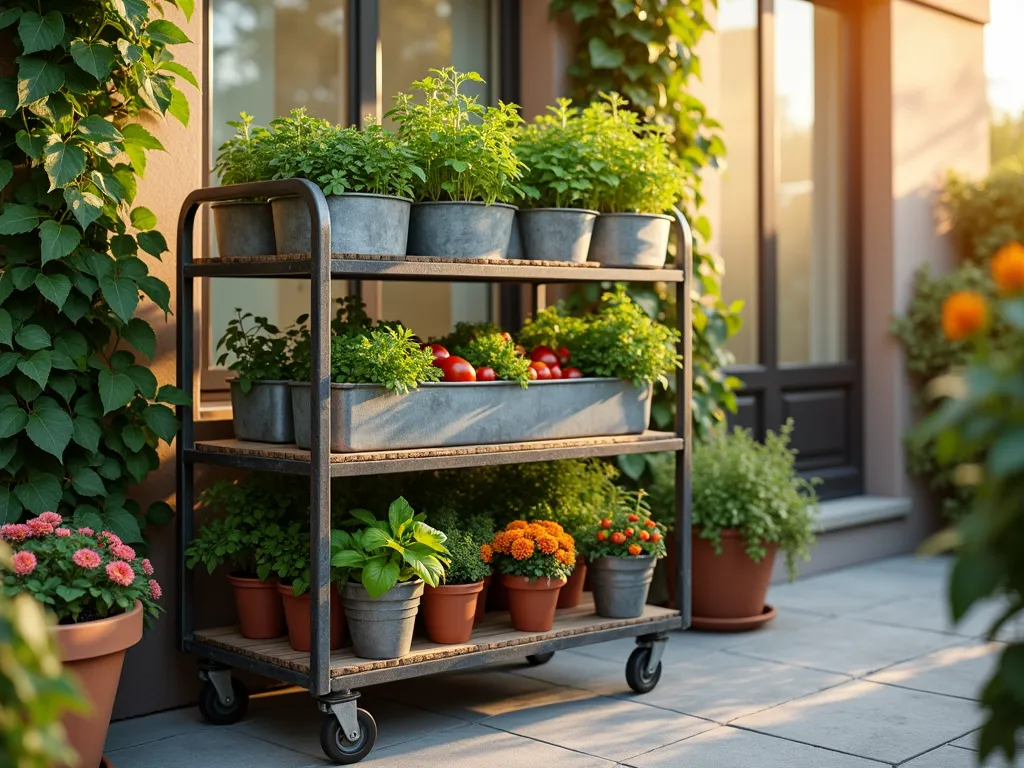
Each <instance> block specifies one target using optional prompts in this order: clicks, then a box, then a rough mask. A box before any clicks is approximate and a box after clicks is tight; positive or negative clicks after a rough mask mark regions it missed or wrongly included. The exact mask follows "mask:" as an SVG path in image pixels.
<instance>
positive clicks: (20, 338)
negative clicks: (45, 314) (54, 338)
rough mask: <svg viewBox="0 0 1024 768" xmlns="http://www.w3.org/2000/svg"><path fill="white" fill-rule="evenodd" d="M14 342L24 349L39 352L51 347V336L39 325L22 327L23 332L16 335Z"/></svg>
mask: <svg viewBox="0 0 1024 768" xmlns="http://www.w3.org/2000/svg"><path fill="white" fill-rule="evenodd" d="M14 340H15V341H16V342H17V343H18V346H19V347H21V348H22V349H29V350H37V349H45V348H47V347H49V346H50V334H48V333H47V332H46V330H45V329H44V328H42V326H38V325H25V326H22V328H21V330H19V331H18V332H17V333H16V334H15V336H14Z"/></svg>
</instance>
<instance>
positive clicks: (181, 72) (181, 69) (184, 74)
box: [156, 61, 199, 88]
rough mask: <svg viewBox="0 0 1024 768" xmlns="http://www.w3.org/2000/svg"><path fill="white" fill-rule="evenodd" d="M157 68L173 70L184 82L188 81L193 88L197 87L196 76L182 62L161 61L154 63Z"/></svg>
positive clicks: (166, 70)
mask: <svg viewBox="0 0 1024 768" xmlns="http://www.w3.org/2000/svg"><path fill="white" fill-rule="evenodd" d="M156 68H157V69H158V70H163V71H165V72H173V73H174V74H176V75H177V76H178V77H180V78H181V79H182V80H184V81H185V82H187V83H189V84H190V85H191V86H192V87H193V88H198V87H199V81H198V80H196V76H195V75H193V74H192V71H191V70H190V69H189V68H188V67H186V66H185V65H183V64H179V63H178V62H176V61H161V62H160V63H159V64H157V65H156Z"/></svg>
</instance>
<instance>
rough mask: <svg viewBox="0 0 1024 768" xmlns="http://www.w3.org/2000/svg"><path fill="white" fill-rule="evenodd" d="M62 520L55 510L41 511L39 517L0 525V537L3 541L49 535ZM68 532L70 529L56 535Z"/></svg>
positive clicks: (64, 534) (65, 534) (63, 534)
mask: <svg viewBox="0 0 1024 768" xmlns="http://www.w3.org/2000/svg"><path fill="white" fill-rule="evenodd" d="M62 522H64V518H63V517H61V516H60V515H58V514H57V513H56V512H43V514H41V515H39V517H33V518H32V519H31V520H28V521H26V522H24V523H7V524H6V525H2V526H0V539H4V540H5V541H24V540H25V539H31V538H33V537H35V536H39V537H42V536H49V535H50V534H51V533H53V532H54V531H56V530H58V529H57V526H59V525H60V524H61V523H62ZM61 530H67V529H61ZM70 533H71V531H68V532H67V533H58V534H57V535H58V536H67V535H69V534H70Z"/></svg>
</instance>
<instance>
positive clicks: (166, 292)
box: [138, 275, 171, 313]
mask: <svg viewBox="0 0 1024 768" xmlns="http://www.w3.org/2000/svg"><path fill="white" fill-rule="evenodd" d="M138 284H139V288H141V289H142V290H143V292H144V293H145V294H146V295H147V296H149V298H151V299H152V300H153V303H154V304H156V305H157V306H158V307H160V309H162V310H163V311H164V312H165V313H170V311H171V289H170V288H168V287H167V285H166V284H165V283H164V282H163V281H162V280H159V279H157V278H155V277H153V276H151V275H147V276H146V277H143V278H140V279H139V280H138Z"/></svg>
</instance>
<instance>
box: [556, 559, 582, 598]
mask: <svg viewBox="0 0 1024 768" xmlns="http://www.w3.org/2000/svg"><path fill="white" fill-rule="evenodd" d="M586 581H587V561H586V560H584V559H583V555H580V556H578V557H577V558H576V567H575V568H573V569H572V573H570V574H569V578H568V579H567V580H566V582H565V586H564V587H562V591H561V592H559V593H558V607H559V608H575V607H576V606H577V605H579V604H580V601H581V600H582V599H583V586H584V584H586Z"/></svg>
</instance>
